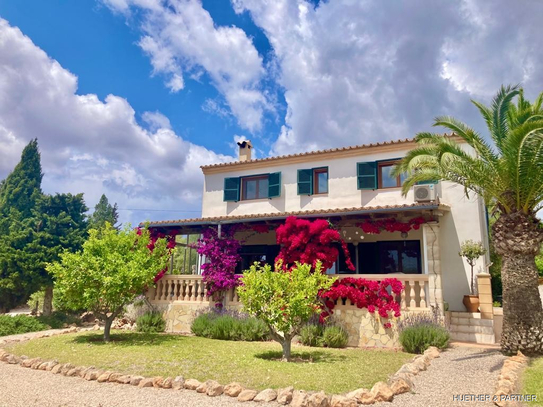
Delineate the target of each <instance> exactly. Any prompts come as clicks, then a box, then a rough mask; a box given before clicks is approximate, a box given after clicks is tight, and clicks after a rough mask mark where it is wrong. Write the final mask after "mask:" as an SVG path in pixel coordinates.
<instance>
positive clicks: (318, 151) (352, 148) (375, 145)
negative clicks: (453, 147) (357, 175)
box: [200, 134, 457, 169]
mask: <svg viewBox="0 0 543 407" xmlns="http://www.w3.org/2000/svg"><path fill="white" fill-rule="evenodd" d="M445 136H448V137H457V136H456V135H454V134H445ZM414 141H415V139H414V138H406V139H401V140H391V141H383V142H377V143H370V144H360V145H357V146H349V147H337V148H329V149H326V150H316V151H308V152H305V153H297V154H287V155H279V156H275V157H266V158H257V159H254V160H248V161H231V162H227V163H217V164H209V165H202V166H200V168H201V169H207V168H217V167H228V166H236V165H246V164H252V163H258V162H267V161H277V160H283V159H285V158H292V157H304V156H310V155H321V154H328V153H334V152H338V151H350V150H361V149H365V148H371V147H379V146H388V145H395V144H405V143H412V142H414Z"/></svg>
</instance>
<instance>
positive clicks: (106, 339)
mask: <svg viewBox="0 0 543 407" xmlns="http://www.w3.org/2000/svg"><path fill="white" fill-rule="evenodd" d="M114 319H115V317H114V316H113V315H111V316H110V317H108V318H106V320H105V325H104V342H109V336H110V335H109V334H110V332H111V324H112V323H113V320H114Z"/></svg>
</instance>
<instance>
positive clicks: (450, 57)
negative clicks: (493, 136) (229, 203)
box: [231, 0, 543, 154]
mask: <svg viewBox="0 0 543 407" xmlns="http://www.w3.org/2000/svg"><path fill="white" fill-rule="evenodd" d="M231 2H232V4H233V6H234V9H235V11H236V12H237V13H243V12H249V13H250V16H251V18H252V19H253V21H254V22H255V23H256V25H258V26H259V27H261V28H262V30H263V31H264V33H265V35H266V36H267V38H268V40H269V41H270V44H271V46H272V47H273V51H274V53H275V63H276V64H277V67H278V72H277V81H278V82H279V84H280V85H281V86H282V87H283V88H284V91H285V100H286V103H287V112H286V115H285V119H284V121H285V125H284V126H283V127H282V130H281V133H280V135H279V138H278V139H277V141H276V142H275V145H274V147H273V149H272V151H271V153H272V154H277V153H289V152H293V151H307V150H311V149H314V148H324V147H334V146H341V145H349V144H360V143H365V142H371V141H376V140H387V139H398V138H405V137H412V136H414V134H415V133H416V132H418V131H422V130H427V129H429V128H430V126H431V123H432V119H433V118H434V117H435V116H437V115H442V114H452V115H456V116H458V117H460V118H462V119H464V120H465V121H468V122H470V123H472V124H474V125H475V126H476V127H477V126H478V127H480V128H482V125H483V122H482V121H481V120H480V118H479V117H478V114H477V111H476V109H475V108H472V106H471V105H470V102H469V99H470V98H472V97H475V98H477V99H479V100H481V99H482V100H483V101H486V102H488V101H489V99H490V97H491V96H492V95H493V94H494V93H495V92H496V91H497V90H498V88H499V86H500V85H501V84H508V83H518V82H521V81H522V82H523V84H524V85H525V87H526V90H527V91H528V90H529V89H531V93H530V95H531V96H532V97H533V96H534V94H535V93H538V92H540V91H541V90H542V88H543V86H542V85H543V71H541V70H537V69H535V67H537V66H541V65H542V62H543V49H542V48H541V47H540V46H539V43H538V41H537V38H539V31H540V28H539V27H540V21H539V20H540V17H541V15H543V3H541V2H522V3H518V4H517V3H516V2H508V1H505V0H499V1H493V2H480V1H474V0H464V2H462V3H458V2H436V1H434V0H423V1H419V2H411V1H402V2H383V1H371V0H356V1H355V0H330V1H321V2H320V3H319V5H318V6H317V7H315V6H314V5H313V4H311V3H309V2H307V1H305V0H231ZM527 93H528V92H527Z"/></svg>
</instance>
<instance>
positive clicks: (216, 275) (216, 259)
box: [194, 227, 241, 296]
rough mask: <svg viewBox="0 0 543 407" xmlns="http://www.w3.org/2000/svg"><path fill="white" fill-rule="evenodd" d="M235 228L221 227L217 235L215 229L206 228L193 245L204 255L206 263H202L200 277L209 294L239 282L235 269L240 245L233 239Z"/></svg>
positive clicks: (226, 288)
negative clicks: (219, 233) (219, 234)
mask: <svg viewBox="0 0 543 407" xmlns="http://www.w3.org/2000/svg"><path fill="white" fill-rule="evenodd" d="M235 230H236V229H235V228H226V227H223V228H222V231H221V237H219V236H218V233H217V229H215V228H208V229H206V230H204V232H203V234H202V238H201V239H199V240H198V243H196V244H195V245H194V247H195V248H196V250H197V252H198V254H200V255H202V256H206V263H204V264H202V277H203V280H204V282H205V283H206V285H207V295H209V296H211V295H213V294H215V293H221V292H224V291H226V290H228V289H230V288H232V287H236V286H237V285H238V284H239V276H237V275H236V274H235V271H236V266H237V264H238V262H239V261H240V259H241V256H240V255H239V253H238V252H239V249H240V247H241V245H240V242H239V241H237V240H236V239H234V233H235Z"/></svg>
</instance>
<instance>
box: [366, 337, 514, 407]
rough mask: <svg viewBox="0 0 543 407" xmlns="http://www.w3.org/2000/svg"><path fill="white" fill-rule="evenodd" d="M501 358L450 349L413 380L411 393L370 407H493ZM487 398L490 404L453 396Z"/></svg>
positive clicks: (472, 349)
mask: <svg viewBox="0 0 543 407" xmlns="http://www.w3.org/2000/svg"><path fill="white" fill-rule="evenodd" d="M504 360H505V357H504V356H503V355H502V354H501V353H499V351H498V350H497V349H484V348H481V347H466V346H465V345H462V346H458V345H456V346H454V347H453V348H452V349H449V350H447V351H445V352H442V353H441V354H440V357H439V358H437V359H434V360H432V363H431V365H430V367H429V368H428V370H426V371H424V372H421V373H419V374H418V375H417V376H415V380H414V382H413V383H414V385H415V389H414V393H406V394H402V395H399V396H396V397H394V401H393V402H392V403H378V404H374V406H376V407H377V406H379V407H383V406H388V407H396V406H398V407H400V406H401V407H421V406H425V407H426V406H427V407H441V406H455V407H456V406H470V407H475V406H494V404H493V403H492V401H491V400H492V395H493V394H494V390H495V387H496V383H497V380H498V376H499V374H500V370H501V368H502V365H503V361H504ZM462 395H465V397H467V396H470V395H483V396H484V395H488V396H489V397H490V401H488V402H484V401H477V400H474V401H468V400H467V399H464V401H460V400H459V399H456V400H455V398H454V396H459V397H461V396H462Z"/></svg>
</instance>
